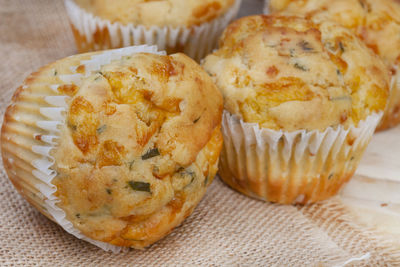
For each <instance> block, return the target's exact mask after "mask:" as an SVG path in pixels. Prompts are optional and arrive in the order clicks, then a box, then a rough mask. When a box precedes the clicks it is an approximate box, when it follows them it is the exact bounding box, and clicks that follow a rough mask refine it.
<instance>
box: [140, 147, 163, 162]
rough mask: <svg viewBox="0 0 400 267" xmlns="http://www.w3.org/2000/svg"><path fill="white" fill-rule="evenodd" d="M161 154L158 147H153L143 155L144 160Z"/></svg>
mask: <svg viewBox="0 0 400 267" xmlns="http://www.w3.org/2000/svg"><path fill="white" fill-rule="evenodd" d="M159 155H160V151H159V150H158V148H152V149H150V150H149V151H147V152H146V153H145V154H143V155H142V160H146V159H150V158H153V157H157V156H159Z"/></svg>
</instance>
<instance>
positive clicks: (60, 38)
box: [0, 0, 400, 266]
mask: <svg viewBox="0 0 400 267" xmlns="http://www.w3.org/2000/svg"><path fill="white" fill-rule="evenodd" d="M261 2H262V1H261V0H247V1H244V3H243V10H242V12H241V15H243V14H246V13H248V12H249V11H248V10H250V9H251V10H253V11H254V12H262V8H261ZM74 53H76V49H75V46H74V41H73V37H72V34H71V32H70V29H69V25H68V21H67V18H66V14H65V10H64V7H63V2H62V1H61V0H0V60H1V63H0V75H1V80H0V105H1V108H0V117H1V119H0V122H2V120H3V114H4V110H5V108H6V106H7V103H8V102H9V100H10V98H11V95H12V93H13V91H14V89H15V88H16V87H17V86H18V85H19V84H20V83H21V82H22V81H23V79H24V78H25V77H26V76H27V75H28V74H29V73H30V72H32V71H35V70H36V69H37V68H38V67H40V66H42V65H44V64H47V63H49V62H52V61H54V60H56V59H59V58H62V57H65V56H68V55H72V54H74ZM345 264H349V265H357V266H364V265H365V266H395V265H397V266H398V265H400V249H399V247H398V246H396V243H394V242H392V240H390V239H389V238H387V236H384V235H382V234H379V233H378V232H377V231H375V230H374V229H372V228H367V227H366V226H363V224H362V223H361V222H359V221H358V220H356V219H355V217H354V216H353V213H351V212H349V211H348V210H347V208H346V206H345V205H343V204H342V202H341V200H340V199H339V198H338V197H336V198H333V199H330V200H329V201H325V202H322V203H319V204H316V205H310V206H305V207H302V206H283V205H275V204H269V203H264V202H261V201H257V200H253V199H249V198H247V197H245V196H243V195H241V194H239V193H236V192H235V191H233V190H231V189H230V188H228V187H227V186H225V185H224V184H223V183H222V182H221V181H220V180H218V179H216V180H215V181H214V182H213V184H212V185H211V187H210V189H209V191H208V192H207V195H206V196H205V198H204V199H203V200H202V202H201V203H200V205H199V206H198V207H197V208H196V210H195V212H194V214H193V215H191V216H190V217H189V218H188V219H187V220H186V221H185V222H184V223H183V225H182V226H180V227H179V228H177V229H175V230H174V231H173V232H172V233H171V234H170V235H169V236H168V237H166V238H164V239H163V240H161V241H160V242H158V243H157V244H155V245H153V246H152V247H150V248H148V249H146V250H142V251H139V250H130V251H128V252H123V253H120V254H112V253H110V252H104V251H102V250H101V249H99V248H97V247H94V246H92V245H90V244H88V243H86V242H84V241H81V240H78V239H76V238H75V237H73V236H71V235H69V234H67V233H66V232H64V231H63V230H62V229H61V228H60V227H59V226H57V225H56V224H55V223H53V222H51V221H50V220H48V219H47V218H45V217H44V216H43V215H41V214H40V213H38V212H37V211H36V210H35V209H34V208H33V207H31V206H30V205H29V204H28V203H27V202H26V201H25V200H24V199H23V198H22V197H21V196H20V195H19V194H18V193H17V192H16V190H15V189H14V188H13V186H12V184H11V183H10V181H9V180H8V179H7V176H6V174H5V172H4V169H3V166H2V165H0V265H1V266H4V265H39V266H75V265H79V266H94V265H102V266H103V265H104V266H113V265H138V266H144V265H145V266H171V265H174V266H175V265H177V266H192V265H202V266H343V265H345Z"/></svg>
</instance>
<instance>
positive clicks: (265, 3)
mask: <svg viewBox="0 0 400 267" xmlns="http://www.w3.org/2000/svg"><path fill="white" fill-rule="evenodd" d="M269 2H270V0H264V9H263V13H264V14H269Z"/></svg>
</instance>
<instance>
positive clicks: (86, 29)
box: [65, 0, 241, 61]
mask: <svg viewBox="0 0 400 267" xmlns="http://www.w3.org/2000/svg"><path fill="white" fill-rule="evenodd" d="M240 4H241V0H236V1H235V4H234V5H233V6H232V7H231V8H230V9H229V10H228V11H227V12H226V13H225V14H224V15H222V16H221V17H219V18H216V19H214V20H212V21H210V22H207V23H203V24H201V25H199V26H193V27H170V26H164V27H158V26H152V27H149V28H147V27H144V26H141V25H133V24H128V25H124V24H121V23H119V22H113V23H111V22H110V21H107V20H104V19H101V18H99V17H97V16H94V15H93V14H90V13H88V12H86V11H85V10H84V9H83V8H81V7H79V6H78V5H77V4H76V3H75V2H74V0H65V6H66V9H67V13H68V16H69V19H70V23H71V27H72V31H73V34H74V37H75V41H76V45H77V47H78V51H79V52H88V51H94V50H103V49H110V48H118V47H126V46H131V45H143V44H147V45H157V47H158V48H159V49H160V50H165V51H167V52H168V54H171V53H176V52H184V53H185V54H187V55H188V56H190V57H191V58H193V59H195V60H197V61H200V59H202V58H204V57H205V56H206V55H207V54H209V53H210V52H211V51H212V50H213V49H214V48H215V47H216V46H217V43H218V39H219V37H220V35H221V34H222V32H223V30H224V29H225V28H226V26H228V24H229V22H231V21H232V20H233V19H234V18H235V17H236V15H237V13H238V11H239V7H240Z"/></svg>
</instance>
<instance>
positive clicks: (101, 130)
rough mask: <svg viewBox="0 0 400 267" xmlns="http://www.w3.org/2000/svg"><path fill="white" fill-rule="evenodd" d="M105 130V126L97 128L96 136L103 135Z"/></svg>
mask: <svg viewBox="0 0 400 267" xmlns="http://www.w3.org/2000/svg"><path fill="white" fill-rule="evenodd" d="M106 129H107V125H102V126H100V127H99V128H97V130H96V131H97V134H101V133H103V132H104V131H105V130H106Z"/></svg>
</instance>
